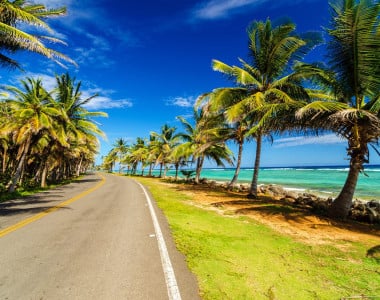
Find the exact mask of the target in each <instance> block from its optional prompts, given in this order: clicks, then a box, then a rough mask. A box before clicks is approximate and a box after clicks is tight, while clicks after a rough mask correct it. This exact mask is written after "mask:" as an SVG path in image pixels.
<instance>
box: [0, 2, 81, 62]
mask: <svg viewBox="0 0 380 300" xmlns="http://www.w3.org/2000/svg"><path fill="white" fill-rule="evenodd" d="M65 13H66V8H64V7H62V8H57V9H47V8H46V7H45V6H44V5H42V4H30V3H28V2H27V1H25V0H16V1H9V0H1V1H0V51H1V53H0V64H2V65H4V66H8V67H17V68H20V64H19V63H18V62H17V61H15V60H14V59H12V58H11V57H9V54H12V53H14V52H16V51H19V50H26V51H31V52H35V53H38V54H41V55H43V56H46V57H48V58H49V59H52V60H54V61H56V62H57V63H59V64H61V63H60V62H59V60H64V61H67V62H70V63H73V64H75V62H74V61H73V60H71V59H70V58H69V57H67V56H66V55H64V54H62V53H60V52H57V51H55V50H53V49H50V48H48V47H47V46H46V45H45V44H44V43H43V41H48V42H52V43H60V44H65V43H64V42H63V41H62V40H60V39H57V38H54V37H52V36H42V35H35V34H31V33H27V32H26V31H25V29H26V28H29V27H34V28H42V29H44V30H46V31H48V32H49V33H50V34H51V33H53V30H52V29H51V28H50V27H49V26H48V24H47V23H46V22H45V21H44V19H46V18H49V17H54V16H61V15H64V14H65ZM21 24H22V25H24V27H23V28H22V29H20V25H21ZM25 25H26V26H28V27H26V26H25ZM24 28H25V29H24Z"/></svg>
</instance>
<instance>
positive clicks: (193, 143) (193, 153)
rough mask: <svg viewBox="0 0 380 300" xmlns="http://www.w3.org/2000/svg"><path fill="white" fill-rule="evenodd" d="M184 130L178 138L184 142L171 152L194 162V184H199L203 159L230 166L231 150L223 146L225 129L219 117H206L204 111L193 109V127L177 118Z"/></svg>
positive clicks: (181, 118)
mask: <svg viewBox="0 0 380 300" xmlns="http://www.w3.org/2000/svg"><path fill="white" fill-rule="evenodd" d="M177 118H178V120H179V121H180V122H181V123H182V125H183V126H184V128H185V133H181V134H180V136H181V138H182V139H183V140H184V142H183V143H181V144H180V145H178V146H177V147H176V148H175V149H174V150H173V154H172V155H173V156H175V157H184V158H185V160H189V158H190V157H192V160H193V161H195V162H196V167H195V171H196V174H195V183H199V181H200V176H201V171H202V168H203V163H204V161H205V159H206V158H207V159H211V160H213V161H214V162H215V163H216V164H217V165H218V166H224V163H223V161H226V162H228V163H230V164H232V159H231V155H232V152H231V150H229V149H228V147H227V146H226V144H225V137H224V134H225V127H224V124H223V122H222V119H221V118H220V115H211V116H210V115H208V114H206V113H205V111H204V110H202V109H201V110H199V111H198V110H196V109H194V121H195V126H193V125H192V124H191V123H190V122H188V121H187V120H186V119H184V118H183V117H177Z"/></svg>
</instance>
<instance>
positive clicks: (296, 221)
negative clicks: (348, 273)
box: [161, 182, 380, 247]
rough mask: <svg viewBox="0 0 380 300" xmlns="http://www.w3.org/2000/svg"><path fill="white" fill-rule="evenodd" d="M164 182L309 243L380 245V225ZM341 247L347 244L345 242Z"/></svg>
mask: <svg viewBox="0 0 380 300" xmlns="http://www.w3.org/2000/svg"><path fill="white" fill-rule="evenodd" d="M161 184H163V185H166V186H169V187H171V188H174V189H177V190H179V191H181V192H183V193H185V194H187V195H189V196H191V197H192V198H193V202H192V204H193V205H196V206H201V207H203V208H205V209H211V210H215V211H217V212H218V213H220V214H223V215H226V216H229V217H235V216H241V215H244V216H247V217H250V218H253V219H255V220H256V221H258V222H260V223H263V224H265V225H267V226H269V227H271V228H272V229H274V230H275V231H277V232H280V233H282V234H286V235H288V236H291V237H292V238H294V239H296V240H298V241H302V242H304V243H308V244H334V245H337V244H339V243H337V241H343V242H345V241H350V242H361V243H364V244H366V245H368V246H373V245H378V244H380V226H379V225H371V224H362V223H358V222H354V221H346V222H338V221H335V220H331V219H329V218H327V217H324V216H318V215H316V214H315V213H313V212H312V211H311V210H310V209H308V208H306V207H297V206H290V205H289V204H287V203H285V202H283V201H280V200H277V199H273V198H269V197H265V196H264V195H260V196H259V198H258V199H257V200H249V199H247V198H246V195H245V194H242V193H235V192H227V191H225V190H221V189H220V188H210V187H208V186H206V185H190V184H175V183H165V182H161ZM342 247H344V245H343V244H342Z"/></svg>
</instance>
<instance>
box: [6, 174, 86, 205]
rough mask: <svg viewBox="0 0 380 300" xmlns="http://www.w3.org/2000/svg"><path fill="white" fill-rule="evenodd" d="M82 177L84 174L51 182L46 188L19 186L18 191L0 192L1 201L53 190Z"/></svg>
mask: <svg viewBox="0 0 380 300" xmlns="http://www.w3.org/2000/svg"><path fill="white" fill-rule="evenodd" d="M81 178H83V176H79V177H76V178H74V179H67V180H64V181H62V182H60V183H57V184H49V185H48V186H47V187H45V188H41V187H31V188H18V189H17V190H16V191H14V192H12V193H8V192H5V193H1V192H0V203H1V202H4V201H8V200H13V199H17V198H22V197H26V196H30V195H33V194H36V193H39V192H43V191H46V190H51V189H54V188H55V187H57V186H61V185H65V184H69V183H71V182H73V181H76V180H79V179H81Z"/></svg>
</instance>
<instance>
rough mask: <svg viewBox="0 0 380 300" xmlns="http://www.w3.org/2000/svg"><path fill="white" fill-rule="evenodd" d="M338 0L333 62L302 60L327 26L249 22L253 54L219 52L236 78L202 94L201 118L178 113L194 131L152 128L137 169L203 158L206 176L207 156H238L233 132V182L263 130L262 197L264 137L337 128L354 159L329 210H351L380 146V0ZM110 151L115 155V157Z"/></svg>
mask: <svg viewBox="0 0 380 300" xmlns="http://www.w3.org/2000/svg"><path fill="white" fill-rule="evenodd" d="M330 6H331V11H332V18H331V23H330V29H327V35H328V39H327V41H326V42H325V45H326V53H327V55H326V59H327V63H326V64H325V63H313V64H308V63H304V62H302V59H303V57H304V56H305V55H306V54H307V53H308V52H309V51H310V50H312V49H313V48H314V47H315V46H316V45H318V44H321V43H322V39H321V36H320V35H318V34H315V33H314V34H311V33H308V34H305V35H297V34H296V33H295V25H294V24H293V23H291V22H285V23H283V24H281V25H279V26H275V27H273V26H272V23H271V21H270V20H269V19H268V20H267V21H265V22H261V21H255V22H253V23H252V24H251V25H250V26H249V27H248V30H247V32H248V38H249V54H250V61H248V62H247V61H244V60H242V59H239V61H240V66H235V65H232V66H231V65H228V64H225V63H223V62H221V61H218V60H213V69H214V70H216V71H219V72H221V73H223V74H225V75H226V76H227V77H228V78H229V79H232V80H233V81H234V82H235V84H236V86H234V87H223V88H217V89H214V90H213V91H211V92H209V93H205V94H203V95H201V96H200V97H199V98H198V100H197V103H196V105H195V115H194V124H195V125H194V126H192V125H191V124H190V123H189V122H188V121H186V120H185V119H184V118H182V117H179V120H180V121H181V122H182V124H183V125H184V128H185V131H186V133H180V134H174V131H175V129H174V128H170V127H168V126H164V127H163V128H162V132H161V133H160V134H158V133H152V134H151V137H150V139H149V142H148V143H145V142H144V143H142V144H141V143H140V146H142V145H144V147H145V150H144V151H145V152H144V151H143V150H139V153H140V152H144V153H145V154H144V156H139V158H138V159H135V160H133V159H132V160H131V161H132V162H133V163H134V165H133V166H134V167H133V168H134V170H135V169H136V166H137V163H138V162H140V163H142V165H143V166H144V164H148V165H149V164H150V165H151V166H152V164H157V163H158V164H160V165H161V166H163V167H164V168H165V166H167V165H168V164H172V165H174V166H176V168H178V166H180V165H181V164H182V163H184V162H187V161H188V160H191V161H194V162H195V163H196V179H195V180H196V182H197V181H199V176H200V169H201V168H202V165H203V161H204V159H205V158H206V157H209V158H212V159H214V160H215V161H216V162H217V163H218V164H222V163H223V161H226V162H231V153H230V151H229V150H228V148H227V147H226V141H228V140H234V141H235V142H236V143H237V144H238V145H239V151H238V159H237V168H236V173H235V176H234V179H233V180H232V182H231V184H232V185H233V184H234V182H236V178H237V175H238V172H239V168H240V162H241V153H242V148H243V144H244V142H245V141H246V140H247V139H255V141H256V144H257V147H256V156H255V166H254V174H253V178H252V184H251V190H250V194H249V197H257V182H258V174H259V166H260V155H261V143H262V140H263V138H264V137H270V138H273V137H274V136H276V135H277V134H282V133H285V132H291V133H304V134H321V133H324V132H334V133H336V134H337V135H338V136H340V137H342V138H344V139H346V140H347V142H348V146H347V154H348V157H349V159H350V168H349V173H348V176H347V180H346V182H345V184H344V186H343V188H342V191H341V193H340V194H339V196H338V197H337V198H336V199H335V200H334V202H333V204H332V206H331V207H330V211H329V213H330V215H331V216H334V217H339V218H345V217H346V216H347V215H348V212H349V209H350V207H351V204H352V199H353V195H354V191H355V188H356V184H357V180H358V176H359V173H360V172H362V171H364V164H365V163H368V162H369V147H370V146H372V147H373V148H374V149H375V152H376V153H378V154H380V153H379V151H378V150H377V149H376V146H377V145H378V141H379V137H380V27H379V12H380V4H379V3H378V1H375V0H359V1H355V0H343V1H340V2H336V3H335V4H331V5H330ZM169 138H170V139H169ZM145 144H146V146H145ZM135 146H136V145H134V146H133V147H132V148H131V151H130V152H128V153H127V155H125V156H121V157H120V160H119V162H120V163H126V164H129V163H130V162H131V161H129V159H131V157H133V156H134V155H135V151H134V150H133V149H134V147H135ZM144 147H143V148H144ZM112 152H113V150H112V151H111V153H112ZM111 153H110V154H109V155H111ZM109 155H108V156H107V157H106V160H105V161H106V162H107V161H112V159H110V158H109ZM235 177H236V178H235Z"/></svg>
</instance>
